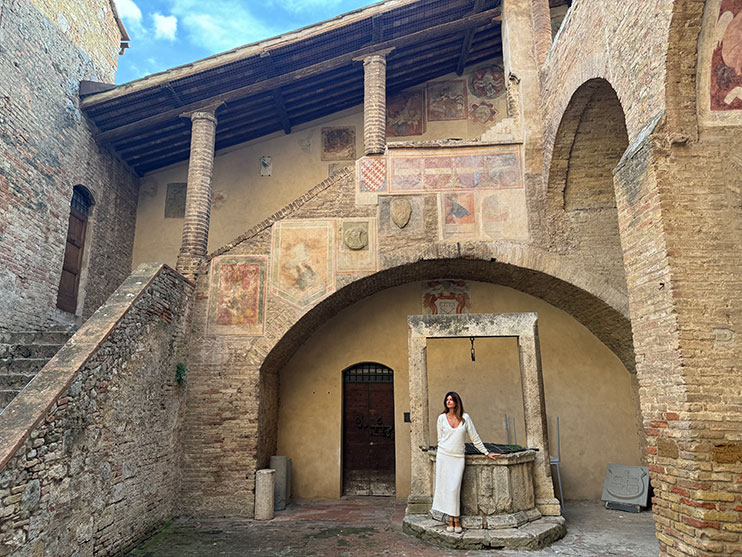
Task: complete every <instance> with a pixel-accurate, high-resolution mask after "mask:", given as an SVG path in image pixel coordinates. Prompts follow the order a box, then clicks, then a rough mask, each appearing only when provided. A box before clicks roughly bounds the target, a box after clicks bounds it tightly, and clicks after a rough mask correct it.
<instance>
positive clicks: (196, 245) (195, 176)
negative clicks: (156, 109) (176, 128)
mask: <svg viewBox="0 0 742 557" xmlns="http://www.w3.org/2000/svg"><path fill="white" fill-rule="evenodd" d="M217 108H218V106H213V107H208V108H205V109H203V110H198V111H196V112H192V113H190V114H184V116H189V117H190V118H191V122H192V129H191V158H190V160H189V162H188V187H187V191H186V210H185V222H184V223H183V238H182V240H181V243H180V252H179V253H178V262H177V264H176V270H177V271H178V272H180V273H181V274H182V275H183V276H185V277H186V278H189V279H192V280H193V279H195V278H196V276H197V275H198V268H199V266H200V265H201V262H202V261H203V260H204V258H205V257H206V247H207V244H208V241H209V218H210V216H211V176H212V172H213V169H214V136H215V135H216V116H215V115H214V113H215V112H216V109H217Z"/></svg>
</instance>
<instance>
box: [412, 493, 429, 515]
mask: <svg viewBox="0 0 742 557" xmlns="http://www.w3.org/2000/svg"><path fill="white" fill-rule="evenodd" d="M432 506H433V498H432V497H430V496H429V495H410V496H409V497H408V498H407V514H424V515H427V514H428V513H429V512H430V507H432Z"/></svg>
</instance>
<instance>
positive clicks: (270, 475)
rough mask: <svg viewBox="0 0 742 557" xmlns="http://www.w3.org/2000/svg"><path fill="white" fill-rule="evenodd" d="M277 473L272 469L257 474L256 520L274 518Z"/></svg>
mask: <svg viewBox="0 0 742 557" xmlns="http://www.w3.org/2000/svg"><path fill="white" fill-rule="evenodd" d="M275 476H276V471H275V470H272V469H270V468H267V469H264V470H258V471H257V472H255V519H256V520H271V519H272V518H273V489H274V484H275Z"/></svg>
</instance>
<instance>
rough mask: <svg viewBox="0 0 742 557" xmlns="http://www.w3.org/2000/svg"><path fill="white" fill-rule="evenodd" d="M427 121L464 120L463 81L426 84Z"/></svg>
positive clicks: (465, 106) (464, 90)
mask: <svg viewBox="0 0 742 557" xmlns="http://www.w3.org/2000/svg"><path fill="white" fill-rule="evenodd" d="M427 96H428V120H429V121H431V122H432V121H435V120H465V119H466V108H467V106H468V104H467V100H466V82H465V81H464V80H463V79H454V80H450V81H434V82H432V83H428V88H427Z"/></svg>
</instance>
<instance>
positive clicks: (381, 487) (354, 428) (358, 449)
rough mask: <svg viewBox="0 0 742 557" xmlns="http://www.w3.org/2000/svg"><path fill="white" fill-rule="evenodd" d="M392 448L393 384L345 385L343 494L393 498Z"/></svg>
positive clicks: (359, 383)
mask: <svg viewBox="0 0 742 557" xmlns="http://www.w3.org/2000/svg"><path fill="white" fill-rule="evenodd" d="M388 371H389V373H391V371H390V370H388ZM394 449H395V446H394V384H393V383H392V382H391V381H386V382H345V383H344V392H343V481H344V486H345V493H346V494H354V495H393V494H394V483H395V479H394V476H395V474H394V472H395V466H394Z"/></svg>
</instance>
